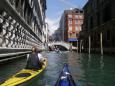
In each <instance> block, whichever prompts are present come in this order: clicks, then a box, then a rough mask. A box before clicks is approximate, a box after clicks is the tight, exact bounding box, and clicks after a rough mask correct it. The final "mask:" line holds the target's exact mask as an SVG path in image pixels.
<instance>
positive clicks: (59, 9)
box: [46, 0, 88, 35]
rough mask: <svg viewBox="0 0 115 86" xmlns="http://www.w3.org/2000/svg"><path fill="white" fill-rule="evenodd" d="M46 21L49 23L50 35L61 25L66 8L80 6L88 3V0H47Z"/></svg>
mask: <svg viewBox="0 0 115 86" xmlns="http://www.w3.org/2000/svg"><path fill="white" fill-rule="evenodd" d="M46 1H47V4H46V5H47V10H46V22H47V23H48V24H49V31H50V35H51V34H53V33H54V31H55V30H56V29H57V28H58V27H59V21H60V18H61V15H62V14H63V12H64V10H68V9H71V8H80V9H82V8H83V6H84V5H85V4H86V3H87V1H88V0H46Z"/></svg>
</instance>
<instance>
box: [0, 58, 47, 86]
mask: <svg viewBox="0 0 115 86" xmlns="http://www.w3.org/2000/svg"><path fill="white" fill-rule="evenodd" d="M46 66H47V60H45V61H44V65H43V66H42V69H40V70H37V71H35V70H29V69H22V70H21V71H19V72H18V73H17V74H15V75H13V76H12V77H11V78H9V79H8V80H6V81H5V82H4V83H3V84H1V85H0V86H16V85H19V84H22V83H24V82H26V81H28V80H30V79H32V78H34V77H35V76H37V75H39V74H40V73H41V72H42V71H43V70H44V69H45V68H46ZM19 74H29V76H26V77H24V76H23V77H17V75H19Z"/></svg>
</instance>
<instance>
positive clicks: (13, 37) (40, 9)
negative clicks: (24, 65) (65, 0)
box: [0, 0, 46, 56]
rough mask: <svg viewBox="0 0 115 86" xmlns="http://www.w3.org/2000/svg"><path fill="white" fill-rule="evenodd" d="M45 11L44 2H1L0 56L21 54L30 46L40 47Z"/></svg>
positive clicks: (7, 0) (16, 0) (20, 0)
mask: <svg viewBox="0 0 115 86" xmlns="http://www.w3.org/2000/svg"><path fill="white" fill-rule="evenodd" d="M45 11H46V0H1V1H0V54H4V53H6V54H7V53H8V54H7V55H10V54H11V53H13V54H14V52H15V54H21V53H22V52H23V53H24V52H25V53H26V52H27V51H30V50H31V48H32V46H37V47H40V44H41V43H42V31H43V25H44V22H45ZM13 54H12V55H13ZM7 55H6V56H7Z"/></svg>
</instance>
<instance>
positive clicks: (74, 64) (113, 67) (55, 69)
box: [0, 52, 115, 86]
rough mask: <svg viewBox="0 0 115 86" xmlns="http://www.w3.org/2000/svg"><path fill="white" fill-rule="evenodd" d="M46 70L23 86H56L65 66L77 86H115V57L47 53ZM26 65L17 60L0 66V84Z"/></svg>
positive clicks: (22, 60)
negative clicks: (67, 67)
mask: <svg viewBox="0 0 115 86" xmlns="http://www.w3.org/2000/svg"><path fill="white" fill-rule="evenodd" d="M43 55H44V56H45V57H47V58H48V66H47V68H46V70H45V71H44V72H43V73H42V74H41V75H40V76H38V77H36V78H35V79H33V80H31V81H30V82H27V83H26V84H25V85H24V84H23V85H21V86H54V85H55V83H56V80H57V78H58V76H59V73H60V71H61V70H62V67H63V64H64V63H68V64H69V70H70V72H71V74H72V76H73V78H74V80H75V82H76V83H77V86H115V57H114V56H100V55H98V54H91V55H88V54H77V53H76V52H61V53H56V52H47V53H43ZM25 64H26V59H24V58H22V59H17V60H14V61H13V62H10V63H7V64H5V65H1V66H0V82H2V81H4V80H5V79H7V78H9V77H10V76H11V75H13V74H15V73H16V72H18V71H19V70H21V69H22V68H24V66H25Z"/></svg>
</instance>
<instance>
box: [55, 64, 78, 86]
mask: <svg viewBox="0 0 115 86" xmlns="http://www.w3.org/2000/svg"><path fill="white" fill-rule="evenodd" d="M55 86H77V85H76V84H75V82H74V80H73V78H72V76H71V74H70V72H69V69H68V65H67V64H65V65H64V67H63V70H62V72H61V73H60V75H59V78H58V80H57V82H56V84H55Z"/></svg>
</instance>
